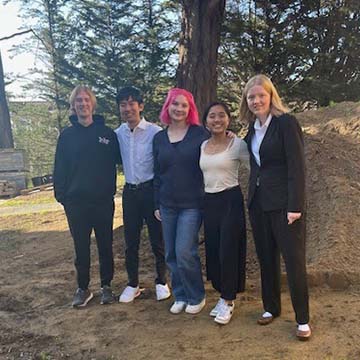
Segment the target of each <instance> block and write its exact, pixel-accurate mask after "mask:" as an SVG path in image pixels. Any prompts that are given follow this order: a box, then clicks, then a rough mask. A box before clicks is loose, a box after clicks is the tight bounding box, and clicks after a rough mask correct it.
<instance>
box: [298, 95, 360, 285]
mask: <svg viewBox="0 0 360 360" xmlns="http://www.w3.org/2000/svg"><path fill="white" fill-rule="evenodd" d="M297 117H298V119H299V121H300V123H301V125H302V127H303V130H304V134H305V143H306V145H305V146H306V147H305V149H306V150H305V151H306V161H307V203H308V206H307V209H308V211H307V258H308V270H309V277H310V282H311V283H312V284H313V285H317V284H322V283H324V282H325V283H327V284H328V285H330V286H331V287H333V288H345V287H347V286H348V285H350V284H352V283H359V281H360V263H359V257H360V242H359V239H360V204H359V200H360V103H351V102H344V103H340V104H337V105H335V106H331V107H327V108H323V109H319V110H316V111H307V112H303V113H301V114H298V115H297Z"/></svg>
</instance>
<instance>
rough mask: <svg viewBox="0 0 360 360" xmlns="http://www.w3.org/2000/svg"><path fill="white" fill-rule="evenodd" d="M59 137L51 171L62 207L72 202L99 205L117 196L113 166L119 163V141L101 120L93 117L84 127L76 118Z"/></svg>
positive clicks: (75, 117)
mask: <svg viewBox="0 0 360 360" xmlns="http://www.w3.org/2000/svg"><path fill="white" fill-rule="evenodd" d="M70 121H71V123H72V126H69V127H67V128H65V129H64V130H63V131H62V133H61V134H60V136H59V139H58V143H57V147H56V154H55V168H54V192H55V198H56V200H57V201H59V202H60V203H62V204H66V203H67V202H72V201H80V202H92V203H100V202H103V201H106V200H110V199H112V198H113V196H114V194H115V192H116V163H118V162H119V161H120V150H119V143H118V139H117V137H116V135H115V133H114V131H113V130H112V129H110V128H109V127H107V126H105V123H104V118H103V117H102V116H100V115H94V116H93V121H94V122H93V123H92V124H91V125H90V126H88V127H84V126H82V125H81V124H79V122H78V119H77V116H76V115H72V116H71V117H70Z"/></svg>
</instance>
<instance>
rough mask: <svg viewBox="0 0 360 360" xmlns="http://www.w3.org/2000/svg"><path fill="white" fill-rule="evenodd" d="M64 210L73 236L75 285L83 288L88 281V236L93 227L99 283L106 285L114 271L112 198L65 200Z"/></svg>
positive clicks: (86, 286)
mask: <svg viewBox="0 0 360 360" xmlns="http://www.w3.org/2000/svg"><path fill="white" fill-rule="evenodd" d="M65 213H66V217H67V220H68V224H69V228H70V232H71V235H72V238H73V240H74V247H75V268H76V272H77V282H78V286H79V288H81V289H87V288H88V286H89V282H90V236H91V232H92V230H93V229H94V232H95V237H96V244H97V248H98V253H99V263H100V279H101V286H102V287H103V286H104V285H110V283H111V281H112V279H113V275H114V259H113V248H112V244H113V217H114V201H113V199H111V200H109V201H105V202H101V203H96V204H91V203H81V202H74V203H73V202H68V203H67V204H66V205H65Z"/></svg>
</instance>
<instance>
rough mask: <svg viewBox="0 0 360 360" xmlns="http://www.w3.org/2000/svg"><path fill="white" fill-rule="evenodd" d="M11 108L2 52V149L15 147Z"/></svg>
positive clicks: (0, 98)
mask: <svg viewBox="0 0 360 360" xmlns="http://www.w3.org/2000/svg"><path fill="white" fill-rule="evenodd" d="M13 147H14V140H13V136H12V131H11V123H10V114H9V108H8V104H7V101H6V95H5V78H4V70H3V65H2V60H1V52H0V149H6V148H13Z"/></svg>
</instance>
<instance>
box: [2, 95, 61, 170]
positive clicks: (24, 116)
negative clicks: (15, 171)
mask: <svg viewBox="0 0 360 360" xmlns="http://www.w3.org/2000/svg"><path fill="white" fill-rule="evenodd" d="M9 106H10V114H11V120H12V129H13V135H14V142H15V148H17V149H23V150H25V153H26V155H27V158H28V162H29V171H30V173H29V175H30V177H35V176H43V175H46V174H52V171H53V162H54V154H55V147H56V141H57V137H58V134H59V131H58V129H57V124H56V109H55V108H54V107H53V105H51V104H50V103H45V102H37V103H29V102H24V103H23V102H12V103H10V104H9Z"/></svg>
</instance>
